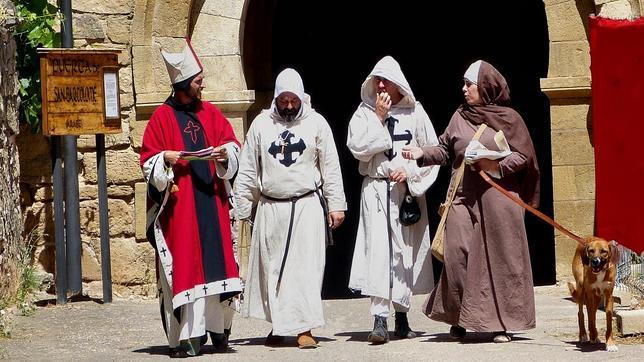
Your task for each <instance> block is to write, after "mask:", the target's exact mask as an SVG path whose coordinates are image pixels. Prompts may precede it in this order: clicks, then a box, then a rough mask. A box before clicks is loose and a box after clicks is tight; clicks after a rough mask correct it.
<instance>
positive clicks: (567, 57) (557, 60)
mask: <svg viewBox="0 0 644 362" xmlns="http://www.w3.org/2000/svg"><path fill="white" fill-rule="evenodd" d="M549 53H550V55H549V57H550V60H549V63H548V64H549V65H548V77H578V76H589V75H590V46H589V45H588V41H587V40H579V41H562V42H551V43H550V52H549Z"/></svg>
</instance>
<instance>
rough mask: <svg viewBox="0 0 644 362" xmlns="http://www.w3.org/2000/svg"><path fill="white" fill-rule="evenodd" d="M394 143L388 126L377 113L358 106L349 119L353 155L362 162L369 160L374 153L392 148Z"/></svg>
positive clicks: (349, 145) (349, 146)
mask: <svg viewBox="0 0 644 362" xmlns="http://www.w3.org/2000/svg"><path fill="white" fill-rule="evenodd" d="M367 112H371V113H373V114H367ZM392 145H393V142H392V140H391V135H389V131H387V127H385V126H383V125H382V122H380V120H378V117H376V115H375V113H374V112H372V111H369V110H366V109H365V107H364V106H360V107H358V109H357V110H356V111H355V113H354V114H353V117H351V120H350V121H349V133H348V135H347V147H348V148H349V150H350V151H351V153H352V154H353V157H355V158H356V159H357V160H359V161H362V162H369V160H371V157H373V155H375V154H378V153H380V152H383V151H386V150H388V149H390V148H391V147H392Z"/></svg>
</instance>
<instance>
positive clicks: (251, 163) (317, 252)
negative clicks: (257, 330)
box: [235, 69, 347, 348]
mask: <svg viewBox="0 0 644 362" xmlns="http://www.w3.org/2000/svg"><path fill="white" fill-rule="evenodd" d="M235 197H236V201H237V202H236V204H237V209H238V211H237V212H238V218H239V219H240V220H242V221H243V220H245V219H248V218H250V216H251V209H252V207H253V206H255V205H256V206H257V212H256V215H255V219H254V225H253V235H252V240H251V251H250V256H249V266H248V278H247V279H248V280H247V281H246V288H245V297H244V305H243V307H242V315H244V316H247V317H253V318H260V319H265V320H267V321H269V322H271V323H272V325H273V330H272V331H271V333H270V334H269V335H268V337H267V339H266V344H267V345H275V344H279V343H280V342H281V341H282V340H283V336H289V335H293V336H294V335H297V336H298V345H299V347H300V348H314V347H316V346H317V342H316V340H315V339H314V338H313V336H312V335H311V329H313V328H317V327H320V326H322V325H324V314H323V311H322V299H321V295H320V292H321V288H322V278H323V275H324V264H325V246H326V245H327V243H329V242H331V241H332V240H331V234H330V228H336V227H337V226H339V225H340V224H341V223H342V221H343V220H344V211H345V210H346V208H347V206H346V201H345V196H344V189H343V186H342V175H341V173H340V163H339V160H338V154H337V150H336V147H335V142H334V140H333V135H332V133H331V128H330V127H329V125H328V123H327V121H326V120H325V119H324V117H322V116H321V115H320V114H319V113H317V112H316V111H315V110H313V109H312V108H311V106H310V103H309V97H308V95H306V94H305V93H304V86H303V83H302V79H301V77H300V75H299V74H298V73H297V72H296V71H295V70H293V69H285V70H284V71H282V72H281V73H280V74H279V76H278V77H277V80H276V84H275V98H274V101H273V103H272V106H271V108H270V109H266V110H264V111H262V112H261V113H260V114H259V115H258V116H257V117H256V118H255V120H254V121H253V123H252V124H251V126H250V129H249V130H248V134H247V135H246V140H245V144H244V146H243V149H242V152H241V156H240V160H239V175H238V176H237V180H236V181H235Z"/></svg>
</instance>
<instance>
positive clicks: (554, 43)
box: [541, 0, 644, 280]
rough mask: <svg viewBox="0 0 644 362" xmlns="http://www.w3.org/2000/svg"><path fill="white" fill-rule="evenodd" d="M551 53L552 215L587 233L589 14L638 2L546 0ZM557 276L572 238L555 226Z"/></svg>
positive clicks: (612, 14)
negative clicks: (553, 212)
mask: <svg viewBox="0 0 644 362" xmlns="http://www.w3.org/2000/svg"><path fill="white" fill-rule="evenodd" d="M544 3H545V6H546V16H547V19H548V33H549V38H550V59H549V67H548V78H544V79H542V80H541V89H542V90H543V91H544V92H545V93H546V94H547V95H548V97H549V98H550V117H551V136H552V171H553V172H552V173H553V193H554V195H553V196H554V210H555V215H554V216H555V219H556V220H557V221H558V222H559V223H560V224H562V225H564V226H566V227H569V228H570V229H571V230H572V231H573V232H575V233H577V234H578V235H592V234H593V231H594V222H595V219H594V210H595V158H594V149H593V145H592V130H593V127H592V118H591V110H590V84H591V79H590V46H589V43H588V37H589V33H588V17H589V16H590V15H591V14H598V15H599V16H603V17H607V18H612V19H632V18H636V17H639V16H640V14H641V13H642V9H643V6H644V5H643V4H641V3H640V2H639V1H628V0H595V1H592V0H586V1H580V0H545V1H544ZM555 243H556V259H557V279H558V280H568V279H571V278H572V275H571V270H570V262H571V261H572V257H573V255H574V251H575V247H576V242H575V241H573V240H571V239H569V238H568V237H566V236H564V235H563V234H561V233H559V232H557V233H556V237H555Z"/></svg>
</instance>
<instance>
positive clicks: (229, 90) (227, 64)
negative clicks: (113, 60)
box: [132, 0, 254, 147]
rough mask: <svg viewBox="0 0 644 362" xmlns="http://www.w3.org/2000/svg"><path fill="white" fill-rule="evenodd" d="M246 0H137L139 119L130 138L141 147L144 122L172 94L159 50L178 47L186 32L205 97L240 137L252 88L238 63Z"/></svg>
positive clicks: (135, 36)
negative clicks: (199, 67) (201, 69)
mask: <svg viewBox="0 0 644 362" xmlns="http://www.w3.org/2000/svg"><path fill="white" fill-rule="evenodd" d="M245 2H246V1H245V0H234V1H230V0H228V1H226V0H192V1H185V2H183V1H179V2H175V1H167V0H137V1H136V6H135V9H134V23H133V25H132V34H133V37H132V62H133V77H134V88H135V92H136V98H135V106H136V114H137V117H136V118H137V120H138V121H141V122H135V123H136V124H135V125H134V126H133V128H134V131H133V133H134V134H133V142H134V144H135V147H137V146H140V138H141V136H142V132H143V130H144V129H145V121H146V120H147V119H148V118H149V116H150V114H151V113H152V111H153V110H154V109H155V108H156V107H157V106H158V105H159V104H161V102H163V101H164V100H165V98H166V97H167V96H168V94H169V93H170V85H169V81H168V79H167V71H166V69H165V65H164V63H163V60H162V58H161V56H160V55H159V52H160V49H161V48H164V49H169V50H171V51H178V50H179V49H180V48H181V46H182V44H183V38H185V37H190V38H191V39H192V43H193V45H194V47H195V49H196V51H197V54H198V55H199V58H200V60H201V62H202V63H203V65H204V73H205V75H206V82H207V83H206V89H205V90H204V93H203V95H204V98H205V99H206V100H208V101H210V102H213V103H215V104H216V105H217V106H218V107H219V108H220V109H221V110H222V111H223V112H224V113H225V114H226V116H227V117H228V118H229V120H230V121H231V123H232V124H233V127H234V129H235V132H236V134H237V136H238V137H239V138H240V139H243V136H244V120H245V118H246V110H247V109H248V107H249V106H250V105H251V104H252V103H253V102H254V92H253V91H252V90H251V91H249V90H248V89H247V87H246V81H245V79H244V73H243V71H242V64H241V42H240V40H239V39H240V33H241V32H242V29H243V26H242V18H243V9H244V4H245Z"/></svg>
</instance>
